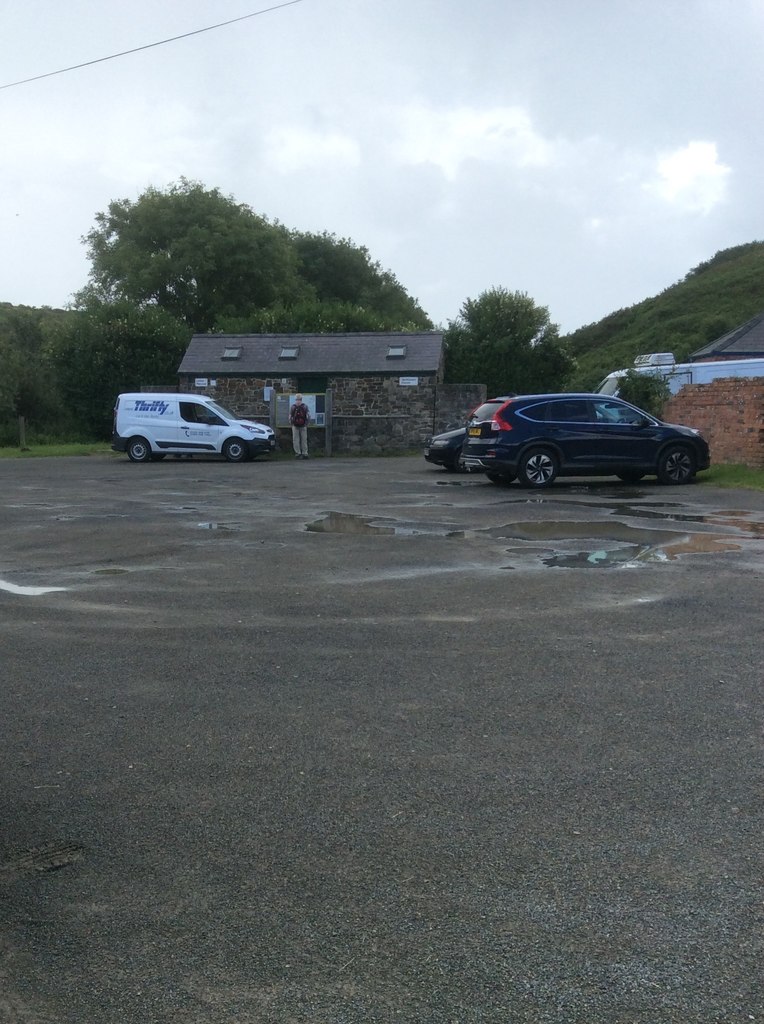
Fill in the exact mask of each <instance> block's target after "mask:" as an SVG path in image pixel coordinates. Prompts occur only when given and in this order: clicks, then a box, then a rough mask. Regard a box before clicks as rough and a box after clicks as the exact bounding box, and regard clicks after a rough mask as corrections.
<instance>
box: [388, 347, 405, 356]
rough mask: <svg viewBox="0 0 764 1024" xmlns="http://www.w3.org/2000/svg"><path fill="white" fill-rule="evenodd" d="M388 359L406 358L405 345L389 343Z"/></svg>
mask: <svg viewBox="0 0 764 1024" xmlns="http://www.w3.org/2000/svg"><path fill="white" fill-rule="evenodd" d="M387 358H388V359H405V358H406V346H405V345H390V346H389V347H388V349H387Z"/></svg>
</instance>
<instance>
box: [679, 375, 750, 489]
mask: <svg viewBox="0 0 764 1024" xmlns="http://www.w3.org/2000/svg"><path fill="white" fill-rule="evenodd" d="M662 418H663V419H664V420H666V421H667V422H668V423H684V424H686V425H687V426H688V427H697V428H698V429H699V430H700V431H701V432H702V433H703V435H704V437H705V438H706V440H707V441H708V443H709V444H710V446H711V464H712V465H713V464H714V463H716V464H718V465H744V466H749V467H750V468H752V469H764V378H761V377H726V378H723V379H720V380H714V381H711V383H709V384H687V385H685V387H683V388H682V390H681V391H680V392H679V394H678V395H675V396H674V397H673V398H671V399H670V400H669V401H668V402H667V403H666V406H665V407H664V410H663V417H662Z"/></svg>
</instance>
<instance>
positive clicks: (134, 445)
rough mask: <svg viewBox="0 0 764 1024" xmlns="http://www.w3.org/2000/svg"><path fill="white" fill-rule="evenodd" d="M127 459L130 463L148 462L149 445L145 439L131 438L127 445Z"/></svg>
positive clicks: (149, 454) (149, 455)
mask: <svg viewBox="0 0 764 1024" xmlns="http://www.w3.org/2000/svg"><path fill="white" fill-rule="evenodd" d="M127 457H128V459H130V461H131V462H148V461H149V459H150V458H151V445H150V444H149V443H148V441H147V440H146V438H145V437H131V438H130V440H129V441H128V443H127Z"/></svg>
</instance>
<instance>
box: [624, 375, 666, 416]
mask: <svg viewBox="0 0 764 1024" xmlns="http://www.w3.org/2000/svg"><path fill="white" fill-rule="evenodd" d="M618 395H619V397H620V398H622V399H623V400H624V401H625V402H631V404H632V405H636V406H637V408H639V409H644V410H645V412H650V413H652V414H653V416H660V415H661V413H662V412H663V406H664V405H665V404H666V402H667V401H668V399H669V397H670V395H671V389H670V387H669V382H668V380H667V379H666V378H665V377H664V376H662V375H661V374H660V373H638V372H637V370H627V371H626V373H625V374H624V375H623V377H621V378H620V379H619V381H618Z"/></svg>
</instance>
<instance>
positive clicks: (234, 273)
mask: <svg viewBox="0 0 764 1024" xmlns="http://www.w3.org/2000/svg"><path fill="white" fill-rule="evenodd" d="M85 241H86V243H87V246H88V255H89V257H90V260H91V264H92V268H91V273H90V284H89V286H88V287H87V288H86V289H84V290H83V291H82V292H81V293H80V294H79V296H78V302H79V304H80V305H87V304H88V303H90V302H92V301H93V300H96V301H100V302H106V303H111V302H117V301H122V300H126V301H129V302H132V303H134V304H135V305H137V306H139V307H141V308H147V307H149V306H152V305H155V306H159V307H160V308H161V309H163V310H166V311H167V312H168V313H169V314H170V315H171V316H172V317H174V318H175V319H178V320H182V321H183V322H184V323H186V324H187V325H188V326H189V327H190V328H191V329H192V330H193V331H207V330H210V329H211V328H212V327H214V325H215V323H216V320H217V319H218V317H220V316H236V315H243V314H246V313H248V312H249V311H250V310H251V309H255V308H262V307H265V306H270V305H271V304H272V303H274V302H276V301H279V300H282V301H285V300H294V299H296V298H299V297H301V296H303V295H305V294H306V293H307V291H308V290H307V289H306V287H305V286H304V285H303V284H302V282H301V281H300V278H299V276H298V274H297V254H296V252H295V250H294V247H293V246H292V245H291V244H290V239H289V235H288V232H286V231H285V230H284V229H283V228H282V227H280V226H278V225H275V224H271V223H269V222H268V221H267V220H266V219H265V218H264V217H260V216H258V215H257V214H255V213H254V212H253V211H252V210H251V209H250V208H249V207H248V206H246V205H244V204H241V203H236V202H235V201H234V199H233V198H232V197H230V196H224V195H222V194H221V193H220V192H219V191H218V189H205V188H204V187H203V186H202V185H200V184H199V183H198V182H192V181H188V180H186V179H185V178H182V179H181V181H180V182H179V183H177V184H175V185H172V186H170V188H169V189H168V190H167V191H165V192H161V191H159V190H158V189H155V188H149V189H147V190H146V191H145V192H144V193H143V195H141V196H140V198H139V199H138V200H137V201H136V202H131V201H130V200H129V199H121V200H116V201H114V202H112V203H110V204H109V208H108V210H107V212H106V213H99V214H97V215H96V226H95V227H94V228H93V230H92V231H90V233H89V234H88V235H87V236H86V239H85Z"/></svg>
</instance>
